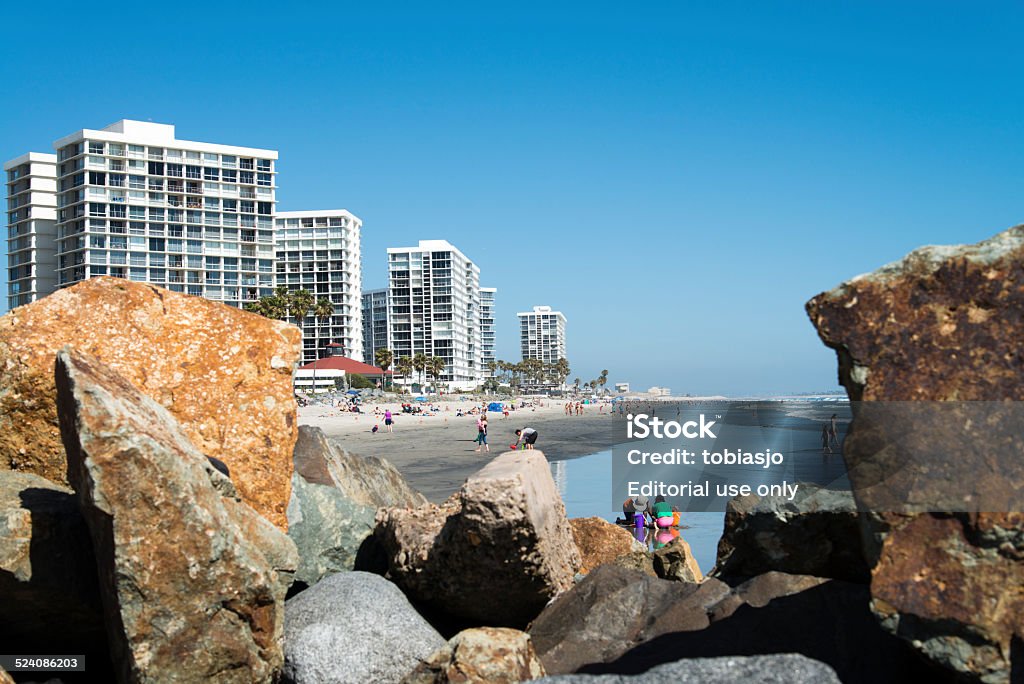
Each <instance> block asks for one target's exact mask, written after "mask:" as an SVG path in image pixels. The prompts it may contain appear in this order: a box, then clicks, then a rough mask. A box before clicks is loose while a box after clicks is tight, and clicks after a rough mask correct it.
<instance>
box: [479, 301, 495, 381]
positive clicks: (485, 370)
mask: <svg viewBox="0 0 1024 684" xmlns="http://www.w3.org/2000/svg"><path fill="white" fill-rule="evenodd" d="M497 293H498V288H496V287H481V288H480V370H481V377H482V378H483V379H485V380H486V379H487V378H492V377H494V373H493V372H492V371H491V370H490V365H491V364H492V363H494V362H495V361H497V358H498V357H497V356H496V355H495V351H494V344H495V330H494V299H495V296H496V295H497Z"/></svg>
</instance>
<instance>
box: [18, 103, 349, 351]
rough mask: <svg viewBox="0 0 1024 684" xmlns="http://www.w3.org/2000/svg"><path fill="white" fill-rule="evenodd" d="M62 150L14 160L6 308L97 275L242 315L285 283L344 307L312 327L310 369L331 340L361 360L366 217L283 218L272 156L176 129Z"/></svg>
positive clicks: (145, 128)
mask: <svg viewBox="0 0 1024 684" xmlns="http://www.w3.org/2000/svg"><path fill="white" fill-rule="evenodd" d="M53 149H54V150H55V151H56V154H44V153H37V152H30V153H28V154H23V155H21V156H19V157H16V158H15V159H12V160H11V161H9V162H7V163H6V164H4V172H5V174H6V181H7V207H8V214H7V224H8V227H7V251H8V276H9V278H8V290H7V304H8V307H9V308H11V309H13V308H15V307H18V306H21V305H23V304H28V303H29V302H33V301H36V300H38V299H40V298H42V297H45V296H46V295H48V294H51V293H52V292H54V291H56V290H57V289H59V288H62V287H67V286H69V285H73V284H74V283H77V282H81V281H83V280H86V279H88V278H92V277H96V276H113V277H116V278H125V279H128V280H132V281H136V282H144V283H152V284H154V285H159V286H161V287H166V288H167V289H169V290H174V291H176V292H183V293H186V294H190V295H197V296H201V297H206V298H207V299H212V300H214V301H218V302H222V303H224V304H228V305H230V306H235V307H243V306H244V305H245V304H247V303H250V302H255V301H257V300H259V299H260V298H262V297H266V296H268V295H271V294H273V292H274V289H275V287H277V286H281V285H283V286H286V287H287V288H288V289H289V290H298V289H306V290H309V291H310V292H311V293H312V294H313V296H314V297H315V298H326V299H329V300H330V301H331V303H332V304H333V305H334V315H333V316H331V318H330V320H324V319H320V320H317V319H316V317H315V316H314V315H313V313H312V312H310V314H309V315H308V316H307V318H306V320H305V321H304V323H305V325H304V326H303V328H304V329H303V359H304V360H305V361H312V360H314V359H316V358H317V354H318V350H322V348H323V346H324V345H325V344H327V343H329V342H333V343H335V344H340V345H342V347H343V348H344V353H345V354H346V355H348V356H355V357H356V358H362V357H363V350H362V345H363V338H362V321H361V319H362V308H361V306H360V302H359V296H360V289H361V279H362V267H361V261H360V231H361V221H360V220H359V219H358V218H357V217H355V216H353V215H352V214H350V213H349V212H347V211H344V210H337V211H300V212H280V213H279V212H277V199H276V190H277V170H276V167H277V159H278V152H277V151H276V150H270V149H262V148H255V147H239V146H235V145H222V144H214V143H206V142H195V141H191V140H180V139H178V138H177V137H176V135H175V127H174V126H173V125H170V124H160V123H153V122H148V121H132V120H128V119H125V120H121V121H118V122H116V123H113V124H110V125H109V126H107V127H105V128H102V129H99V130H92V129H82V130H80V131H77V132H76V133H72V134H71V135H67V136H65V137H63V138H60V139H58V140H57V141H55V142H54V143H53ZM275 219H277V220H276V221H275Z"/></svg>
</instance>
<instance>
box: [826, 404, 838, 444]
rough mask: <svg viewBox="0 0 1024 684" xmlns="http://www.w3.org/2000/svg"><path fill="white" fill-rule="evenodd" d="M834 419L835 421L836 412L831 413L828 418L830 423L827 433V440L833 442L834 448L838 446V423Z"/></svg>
mask: <svg viewBox="0 0 1024 684" xmlns="http://www.w3.org/2000/svg"><path fill="white" fill-rule="evenodd" d="M836 421H837V417H836V414H834V413H833V414H832V417H831V418H830V419H829V422H830V423H831V424H830V425H829V429H828V434H829V441H830V443H833V444H835V445H836V448H837V449H838V448H839V425H838V424H837V423H836Z"/></svg>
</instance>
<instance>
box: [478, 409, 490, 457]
mask: <svg viewBox="0 0 1024 684" xmlns="http://www.w3.org/2000/svg"><path fill="white" fill-rule="evenodd" d="M476 429H477V435H476V441H477V442H479V445H478V446H477V448H476V453H478V454H479V453H480V449H481V447H482V448H483V449H484V450H485V451H486V452H487V453H491V445H490V444H488V443H487V414H486V413H485V414H484V415H482V416H480V419H479V420H477V421H476Z"/></svg>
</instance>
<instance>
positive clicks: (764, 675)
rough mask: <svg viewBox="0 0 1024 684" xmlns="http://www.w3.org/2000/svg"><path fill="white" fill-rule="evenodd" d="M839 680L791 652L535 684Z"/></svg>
mask: <svg viewBox="0 0 1024 684" xmlns="http://www.w3.org/2000/svg"><path fill="white" fill-rule="evenodd" d="M839 681H840V680H839V677H838V676H837V675H836V671H835V670H833V669H832V668H831V667H829V666H828V665H826V664H825V663H821V662H818V661H817V660H811V659H810V658H806V657H804V656H802V655H797V654H795V653H783V654H779V655H763V656H748V657H742V656H740V657H737V656H724V657H720V658H685V659H683V660H677V661H675V662H672V663H666V664H665V665H658V666H657V667H653V668H651V669H650V670H648V671H647V672H644V673H642V674H637V675H617V674H605V675H588V674H570V675H555V676H554V677H545V678H544V679H540V680H538V684H630V682H673V683H674V684H735V683H736V682H757V684H839Z"/></svg>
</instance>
